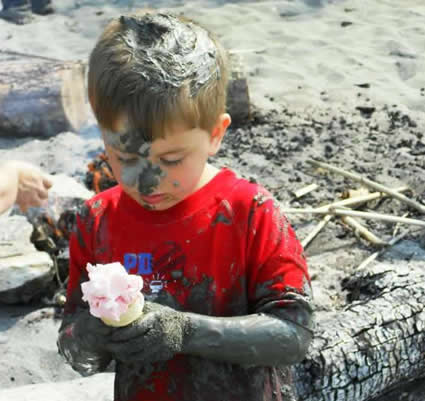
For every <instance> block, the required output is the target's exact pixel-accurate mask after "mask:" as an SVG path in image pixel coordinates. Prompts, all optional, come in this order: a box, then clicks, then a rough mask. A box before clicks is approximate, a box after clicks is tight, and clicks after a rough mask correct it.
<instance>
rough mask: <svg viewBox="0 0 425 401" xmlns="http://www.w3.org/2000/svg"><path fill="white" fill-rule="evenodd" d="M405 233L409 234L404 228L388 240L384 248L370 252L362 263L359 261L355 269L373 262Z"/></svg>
mask: <svg viewBox="0 0 425 401" xmlns="http://www.w3.org/2000/svg"><path fill="white" fill-rule="evenodd" d="M407 234H409V230H406V231H405V232H403V233H401V234H400V235H399V236H397V237H394V238H393V239H391V241H389V242H388V245H387V246H386V247H385V249H381V250H380V251H377V252H374V253H372V255H370V256H369V257H367V258H366V259H365V260H364V261H363V262H362V263H360V265H359V266H358V267H357V270H361V269H364V268H365V267H366V266H367V265H369V264H370V263H371V262H373V261H374V260H375V259H376V258H377V257H378V256H380V255H382V254H383V253H384V252H385V251H386V250H387V248H388V247H390V246H392V245H394V244H396V243H397V242H399V241H400V240H402V239H403V238H404V237H405V236H406V235H407Z"/></svg>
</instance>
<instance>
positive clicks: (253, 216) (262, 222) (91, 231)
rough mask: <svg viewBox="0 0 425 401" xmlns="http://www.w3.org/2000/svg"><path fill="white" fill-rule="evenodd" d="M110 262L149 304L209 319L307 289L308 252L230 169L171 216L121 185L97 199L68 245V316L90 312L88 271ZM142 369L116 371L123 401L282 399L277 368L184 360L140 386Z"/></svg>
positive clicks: (263, 197)
mask: <svg viewBox="0 0 425 401" xmlns="http://www.w3.org/2000/svg"><path fill="white" fill-rule="evenodd" d="M111 262H121V263H122V264H123V265H124V266H125V267H126V268H127V270H128V271H129V272H130V273H135V274H141V275H142V277H143V280H144V288H143V293H144V295H145V299H147V300H154V301H157V302H159V303H162V304H166V305H168V306H171V307H173V308H175V309H178V310H182V311H189V312H194V313H200V314H203V315H211V316H240V315H247V314H250V313H255V312H256V311H257V310H258V309H259V308H262V309H263V308H264V307H265V305H266V304H267V303H273V307H274V308H276V307H285V302H284V301H283V300H282V298H283V297H284V294H285V292H286V291H288V289H289V290H291V291H294V290H295V291H297V292H299V293H301V294H302V293H304V291H305V290H306V287H308V286H309V277H308V272H307V267H306V263H305V259H304V257H303V250H302V247H301V244H300V243H299V241H298V240H297V239H296V236H295V234H294V231H293V230H292V228H291V227H290V225H289V223H288V221H287V220H286V218H285V217H284V216H283V215H282V214H281V213H280V211H279V208H278V206H277V204H276V202H275V201H274V199H273V198H272V196H271V195H270V193H269V192H268V191H266V190H265V189H264V188H262V187H261V186H260V185H259V184H256V183H252V182H249V181H247V180H245V179H242V178H239V177H237V176H236V175H235V173H234V172H232V171H231V170H229V169H223V170H221V171H220V172H219V173H218V174H217V175H216V176H215V177H214V178H213V179H212V180H211V181H210V182H209V183H207V184H206V185H205V186H204V187H202V188H201V189H199V190H198V191H197V192H195V193H194V194H192V195H190V196H189V197H188V198H186V199H185V200H183V201H182V202H180V203H178V204H177V205H175V206H173V207H171V208H170V209H167V210H164V211H149V210H146V209H144V208H143V207H141V206H140V205H139V204H138V203H137V202H135V201H134V200H133V199H132V198H130V197H129V196H128V195H127V194H126V193H125V192H123V191H122V189H121V187H119V186H116V187H114V188H111V189H109V190H107V191H105V192H102V193H100V194H98V195H96V196H95V197H94V198H92V199H91V200H89V201H88V202H87V204H86V207H85V208H84V210H82V211H81V212H80V215H79V217H78V218H77V230H76V232H75V233H74V234H73V235H72V238H71V241H70V271H69V284H68V302H67V305H66V309H65V311H66V313H71V312H72V311H73V310H74V309H75V307H76V306H77V305H80V306H81V305H82V301H81V291H80V284H81V282H84V281H86V280H87V272H86V269H85V267H86V265H87V263H91V264H98V263H99V264H105V263H111ZM279 300H282V301H281V302H279ZM86 307H87V305H86ZM141 369H143V365H142V364H140V365H139V366H136V365H135V364H131V365H129V366H126V365H124V366H123V364H120V363H117V377H116V389H115V390H116V391H115V393H116V395H115V397H116V398H115V399H116V400H117V401H136V400H137V401H142V400H143V401H149V400H152V401H153V400H155V401H171V400H173V401H196V400H202V401H209V400H211V401H217V400H220V401H254V400H255V401H257V400H258V401H259V400H262V401H263V400H267V401H271V400H281V396H280V383H279V380H278V377H277V375H276V372H275V371H274V369H273V368H264V367H251V368H249V369H248V368H244V367H241V366H238V365H232V364H229V363H219V362H214V361H210V360H206V359H202V358H196V357H191V356H187V355H178V356H176V357H175V358H174V359H172V360H171V361H169V362H167V363H162V364H157V365H156V366H155V369H154V372H153V373H152V375H151V376H150V379H149V380H148V381H147V382H144V383H138V380H137V379H138V372H139V371H140V370H141ZM123 383H125V387H127V390H128V391H122V390H123V389H122V388H120V387H122V385H123ZM125 392H126V393H127V394H128V395H126V396H125V397H124V398H123V396H122V395H120V396H119V394H123V393H125Z"/></svg>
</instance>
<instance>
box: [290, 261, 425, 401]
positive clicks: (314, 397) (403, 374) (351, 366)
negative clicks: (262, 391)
mask: <svg viewBox="0 0 425 401" xmlns="http://www.w3.org/2000/svg"><path fill="white" fill-rule="evenodd" d="M343 284H344V287H345V288H346V289H347V290H348V291H349V298H350V300H351V301H352V302H351V304H350V305H349V306H347V307H346V309H345V310H344V311H341V312H335V313H331V314H328V315H323V316H320V317H319V321H318V324H317V328H316V334H315V339H314V341H313V343H312V346H311V348H310V351H309V353H308V356H307V358H306V359H305V360H304V361H303V363H301V364H300V365H298V366H297V367H296V368H295V369H294V370H295V377H294V380H295V386H296V389H297V392H298V400H299V401H353V400H355V401H369V400H373V399H375V398H376V397H378V396H380V395H382V394H384V393H386V392H388V391H389V390H391V389H393V388H396V387H398V386H400V385H402V384H405V383H406V382H409V381H412V380H415V379H418V378H421V377H424V376H425V270H424V269H423V266H422V269H421V267H420V266H419V264H416V267H414V266H413V265H410V264H408V263H407V262H403V263H400V264H399V265H392V264H379V265H376V266H375V267H371V268H370V269H369V271H365V270H363V271H362V272H358V273H357V274H355V275H354V276H353V277H352V278H350V279H349V280H348V281H346V282H345V283H343ZM282 373H283V374H284V371H282Z"/></svg>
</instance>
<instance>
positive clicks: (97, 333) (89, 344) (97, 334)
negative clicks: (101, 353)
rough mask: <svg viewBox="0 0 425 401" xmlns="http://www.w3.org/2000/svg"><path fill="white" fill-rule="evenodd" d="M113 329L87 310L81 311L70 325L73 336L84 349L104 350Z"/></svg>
mask: <svg viewBox="0 0 425 401" xmlns="http://www.w3.org/2000/svg"><path fill="white" fill-rule="evenodd" d="M112 331H113V329H112V328H111V327H109V326H107V325H106V324H104V323H103V322H102V321H101V320H100V319H99V318H97V317H94V316H92V315H91V314H90V312H89V311H88V310H84V311H81V312H80V313H79V315H78V318H77V319H76V320H75V322H74V324H73V326H72V332H73V336H74V337H75V338H76V339H77V340H78V342H79V343H80V345H81V346H83V348H86V349H93V350H105V344H107V343H108V342H109V341H110V338H111V334H112Z"/></svg>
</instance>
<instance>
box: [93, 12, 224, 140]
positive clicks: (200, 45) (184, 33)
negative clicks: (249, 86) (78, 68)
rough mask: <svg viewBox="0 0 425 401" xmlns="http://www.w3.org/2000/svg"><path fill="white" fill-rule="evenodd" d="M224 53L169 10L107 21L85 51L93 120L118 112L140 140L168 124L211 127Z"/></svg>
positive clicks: (219, 103) (220, 106)
mask: <svg viewBox="0 0 425 401" xmlns="http://www.w3.org/2000/svg"><path fill="white" fill-rule="evenodd" d="M227 64H228V61H227V55H226V52H225V50H224V49H223V47H222V46H221V45H220V44H219V42H218V41H217V40H216V39H215V38H214V37H213V36H212V34H211V33H210V32H208V31H207V30H205V29H204V28H202V27H200V26H199V25H198V24H196V23H194V22H193V21H190V20H188V19H185V18H182V17H177V16H173V15H170V14H150V13H146V12H144V13H143V14H136V15H132V16H128V17H125V16H122V17H120V18H118V19H114V20H112V21H111V22H110V23H109V24H108V26H107V27H106V28H105V30H104V32H103V33H102V35H101V36H100V38H99V40H98V42H97V44H96V46H95V48H94V49H93V51H92V53H91V55H90V61H89V73H88V94H89V101H90V104H91V106H92V108H93V111H94V114H95V116H96V118H97V120H98V123H99V125H100V126H101V127H102V128H103V129H106V130H109V131H112V132H113V131H115V130H116V124H117V121H118V120H119V119H120V118H126V119H128V120H126V121H127V122H128V124H129V129H130V130H136V131H137V132H139V133H140V134H141V135H142V136H143V138H144V139H145V140H149V141H153V140H155V139H156V138H160V137H163V136H164V135H165V130H166V129H167V128H171V126H172V125H173V124H174V123H183V124H185V126H187V127H188V128H202V129H204V130H206V131H209V132H210V130H211V129H212V128H213V126H214V124H215V123H216V121H217V118H218V116H219V115H220V114H221V113H223V112H224V111H225V107H226V91H227V80H228V71H227Z"/></svg>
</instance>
